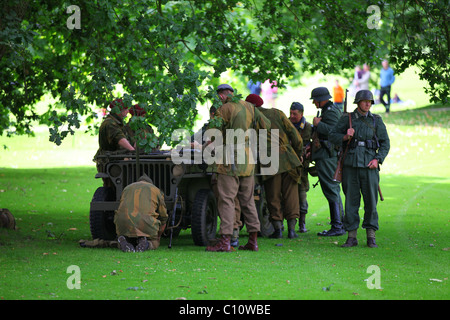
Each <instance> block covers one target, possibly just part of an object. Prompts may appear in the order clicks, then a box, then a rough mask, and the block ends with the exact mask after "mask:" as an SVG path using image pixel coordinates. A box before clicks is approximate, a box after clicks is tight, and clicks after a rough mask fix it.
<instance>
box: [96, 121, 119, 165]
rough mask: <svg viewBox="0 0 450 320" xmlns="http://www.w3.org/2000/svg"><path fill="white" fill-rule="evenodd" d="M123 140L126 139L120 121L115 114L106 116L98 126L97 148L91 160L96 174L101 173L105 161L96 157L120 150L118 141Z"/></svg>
mask: <svg viewBox="0 0 450 320" xmlns="http://www.w3.org/2000/svg"><path fill="white" fill-rule="evenodd" d="M123 138H125V139H127V136H126V133H125V128H124V124H123V121H122V119H121V118H120V117H119V116H118V115H116V114H111V113H110V114H108V115H107V116H106V118H105V120H103V122H102V124H101V125H100V129H99V134H98V145H99V148H98V150H97V153H96V154H95V156H94V159H93V160H94V161H95V162H96V163H97V170H98V172H103V171H104V165H105V164H106V160H104V159H101V158H98V156H99V155H103V154H105V152H106V151H118V150H120V149H121V147H120V146H119V141H120V140H121V139H123Z"/></svg>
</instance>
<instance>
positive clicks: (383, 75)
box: [380, 60, 395, 113]
mask: <svg viewBox="0 0 450 320" xmlns="http://www.w3.org/2000/svg"><path fill="white" fill-rule="evenodd" d="M382 65H383V68H382V69H381V71H380V87H381V88H380V102H381V103H382V104H383V105H384V107H385V108H386V113H389V111H390V110H389V109H390V107H391V85H392V84H393V83H394V81H395V76H394V70H392V68H391V67H389V63H388V61H387V60H383V62H382ZM384 95H387V100H386V101H387V102H384V100H383V97H384Z"/></svg>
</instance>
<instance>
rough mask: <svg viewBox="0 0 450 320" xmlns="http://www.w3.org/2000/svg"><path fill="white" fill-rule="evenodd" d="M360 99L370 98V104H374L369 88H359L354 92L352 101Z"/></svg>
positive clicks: (356, 101)
mask: <svg viewBox="0 0 450 320" xmlns="http://www.w3.org/2000/svg"><path fill="white" fill-rule="evenodd" d="M362 100H370V101H372V104H375V101H374V100H373V94H372V92H371V91H370V90H359V91H358V92H357V93H356V96H355V101H354V102H353V103H358V102H360V101H362Z"/></svg>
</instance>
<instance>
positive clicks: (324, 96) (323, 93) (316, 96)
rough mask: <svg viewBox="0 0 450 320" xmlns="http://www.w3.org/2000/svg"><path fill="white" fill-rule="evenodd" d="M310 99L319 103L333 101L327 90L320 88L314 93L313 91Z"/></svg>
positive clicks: (314, 90)
mask: <svg viewBox="0 0 450 320" xmlns="http://www.w3.org/2000/svg"><path fill="white" fill-rule="evenodd" d="M310 99H313V100H316V101H319V102H321V101H327V100H330V99H331V95H330V92H329V91H328V89H327V88H325V87H318V88H315V89H313V91H311V98H310Z"/></svg>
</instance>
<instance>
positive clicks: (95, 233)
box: [89, 187, 116, 240]
mask: <svg viewBox="0 0 450 320" xmlns="http://www.w3.org/2000/svg"><path fill="white" fill-rule="evenodd" d="M114 200H115V194H114V190H113V189H112V188H108V187H100V188H98V189H97V190H95V193H94V196H93V197H92V202H103V201H114ZM89 223H90V226H91V234H92V239H103V240H115V239H116V225H115V224H114V211H93V210H91V211H90V213H89Z"/></svg>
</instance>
